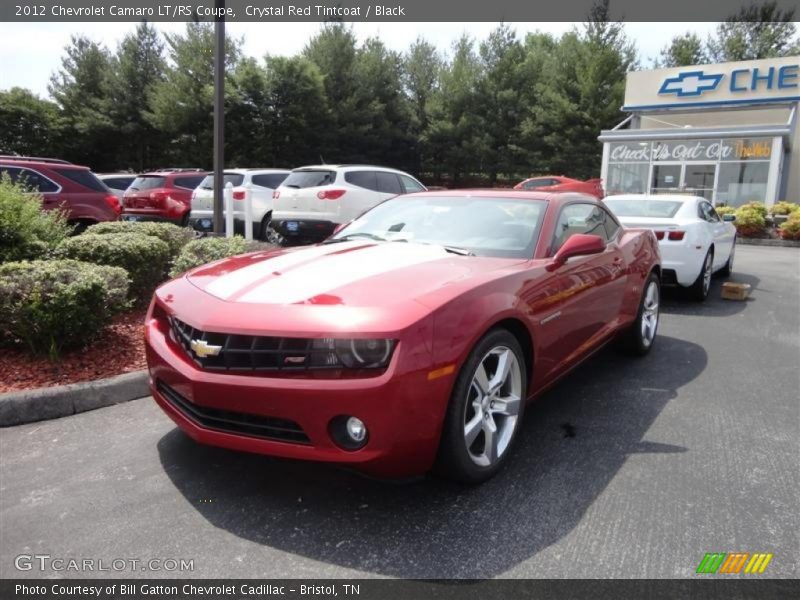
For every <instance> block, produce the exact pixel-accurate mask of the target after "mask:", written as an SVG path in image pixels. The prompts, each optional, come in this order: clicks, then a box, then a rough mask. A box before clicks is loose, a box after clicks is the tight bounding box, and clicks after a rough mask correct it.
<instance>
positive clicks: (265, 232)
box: [258, 212, 272, 242]
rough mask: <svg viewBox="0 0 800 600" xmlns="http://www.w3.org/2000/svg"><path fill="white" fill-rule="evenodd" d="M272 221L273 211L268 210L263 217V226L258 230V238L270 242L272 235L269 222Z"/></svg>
mask: <svg viewBox="0 0 800 600" xmlns="http://www.w3.org/2000/svg"><path fill="white" fill-rule="evenodd" d="M270 221H272V212H268V213H267V214H265V215H264V218H263V219H261V226H260V228H259V230H258V239H259V240H261V241H262V242H268V241H269V237H270V227H269V223H270Z"/></svg>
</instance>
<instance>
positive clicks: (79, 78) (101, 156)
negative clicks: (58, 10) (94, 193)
mask: <svg viewBox="0 0 800 600" xmlns="http://www.w3.org/2000/svg"><path fill="white" fill-rule="evenodd" d="M65 52H66V55H65V56H64V57H63V58H62V59H61V69H60V70H59V71H58V73H56V74H54V75H53V76H52V77H51V79H50V85H49V87H48V89H49V91H50V94H51V95H52V97H53V99H54V100H55V101H56V103H57V104H58V106H59V108H60V118H59V122H58V130H59V133H58V137H59V146H60V147H61V148H62V152H63V158H66V159H68V160H71V161H73V162H80V163H83V164H87V165H89V166H91V167H92V168H94V169H96V170H105V169H110V168H112V167H113V166H114V164H113V163H114V153H115V148H116V146H117V144H118V142H119V138H118V137H117V136H116V135H115V129H114V123H113V120H112V119H111V117H110V101H109V93H108V85H109V81H108V78H109V73H110V72H111V57H110V55H109V53H108V50H106V49H105V48H104V47H102V46H100V45H98V44H97V43H95V42H93V41H91V40H90V39H88V38H86V37H84V36H80V35H73V36H72V38H71V42H70V44H69V45H68V46H67V47H66V48H65Z"/></svg>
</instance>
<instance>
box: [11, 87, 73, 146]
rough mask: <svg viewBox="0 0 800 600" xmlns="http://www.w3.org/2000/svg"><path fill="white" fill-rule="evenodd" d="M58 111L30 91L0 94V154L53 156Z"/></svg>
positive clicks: (13, 91)
mask: <svg viewBox="0 0 800 600" xmlns="http://www.w3.org/2000/svg"><path fill="white" fill-rule="evenodd" d="M57 118H58V107H57V106H56V105H55V104H54V103H53V102H50V101H49V100H42V99H41V98H39V97H38V96H36V95H35V94H34V93H33V92H31V91H30V90H26V89H24V88H19V87H14V88H11V89H10V90H7V91H0V154H22V155H28V156H54V155H58V154H59V150H58V148H57V147H56V139H55V137H56V135H57V132H56V129H55V128H56V120H57Z"/></svg>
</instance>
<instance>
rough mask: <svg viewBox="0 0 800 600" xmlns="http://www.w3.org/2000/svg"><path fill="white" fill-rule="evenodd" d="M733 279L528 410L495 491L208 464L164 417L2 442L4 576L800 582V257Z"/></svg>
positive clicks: (675, 307) (262, 465) (216, 461)
mask: <svg viewBox="0 0 800 600" xmlns="http://www.w3.org/2000/svg"><path fill="white" fill-rule="evenodd" d="M732 279H733V280H734V281H742V282H746V283H750V284H751V285H752V286H753V292H752V295H751V299H750V300H749V301H747V302H733V301H726V300H721V299H720V285H721V280H715V282H714V285H713V288H712V291H711V298H710V299H709V301H708V302H707V303H705V304H696V303H693V302H691V301H689V300H686V299H683V298H682V297H681V295H680V294H675V293H668V294H666V297H665V298H664V301H663V303H662V307H663V312H662V321H661V325H660V329H659V337H658V339H657V342H656V346H655V347H654V349H653V352H651V354H650V355H649V356H647V357H645V358H643V359H631V358H628V357H625V356H622V355H619V354H617V353H616V352H615V351H614V350H612V349H608V350H604V351H602V352H601V353H599V354H598V355H596V356H595V357H594V358H592V359H590V361H588V362H587V363H586V364H585V365H583V366H581V367H580V368H579V369H578V370H576V371H574V372H573V374H572V375H571V376H570V377H568V379H567V380H565V381H564V382H562V383H561V384H560V385H559V386H557V387H556V388H554V389H553V390H552V391H550V392H549V393H548V394H547V395H546V396H544V397H543V398H541V399H540V400H539V401H538V402H537V403H536V404H534V405H532V406H531V407H529V408H528V410H527V412H526V415H525V421H524V424H523V430H522V431H521V433H522V435H521V438H520V439H519V440H518V446H517V448H516V451H515V452H514V454H513V456H512V457H511V460H510V461H509V463H508V465H507V468H506V469H505V470H504V471H503V472H502V473H501V474H500V475H499V476H498V477H496V478H495V479H493V480H491V481H490V482H488V483H486V484H484V485H482V486H480V487H464V486H459V485H455V484H451V483H448V482H444V481H441V480H438V479H436V478H433V477H428V478H425V479H422V480H418V481H415V482H411V483H404V484H397V483H386V482H380V481H374V480H370V479H366V478H364V477H361V476H359V475H357V474H354V473H351V472H348V471H345V470H342V469H338V468H334V467H328V466H320V465H314V464H306V463H300V462H293V461H283V460H276V459H270V458H267V457H261V456H255V455H247V454H239V453H235V452H230V451H226V450H221V449H215V448H209V447H203V446H199V445H197V444H195V443H194V442H193V441H192V440H190V439H189V438H188V437H186V436H185V435H183V434H182V433H181V432H180V431H179V430H177V429H176V428H175V427H174V426H173V424H172V422H171V421H170V420H169V419H168V418H167V417H166V416H164V415H163V414H162V413H161V411H160V410H159V409H158V408H157V407H156V406H155V404H154V402H153V401H152V399H150V398H146V399H141V400H135V401H132V402H128V403H126V404H121V405H117V406H113V407H109V408H103V409H99V410H95V411H91V412H87V413H83V414H79V415H75V416H70V417H66V418H62V419H57V420H53V421H45V422H40V423H33V424H29V425H22V426H17V427H11V428H6V429H2V430H0V577H3V578H10V577H43V576H45V577H52V576H56V577H80V576H86V575H89V576H92V573H80V572H75V571H65V570H59V571H54V570H52V569H46V570H45V571H40V570H39V568H38V567H37V566H36V564H34V565H33V568H31V569H30V570H24V571H19V570H17V569H16V568H15V566H14V563H15V558H16V557H18V556H19V555H34V554H38V555H43V554H44V555H49V556H50V557H51V558H64V559H70V558H76V559H93V560H95V561H100V560H102V561H104V564H105V565H106V566H108V565H109V564H111V561H112V560H114V559H138V560H149V559H161V560H164V559H176V560H180V559H185V560H187V561H188V560H191V561H193V570H192V571H186V572H180V571H178V572H176V571H165V570H161V571H142V570H141V567H137V568H136V570H134V571H133V572H131V571H129V570H127V569H126V570H123V571H113V570H112V571H107V572H103V573H96V574H95V575H103V576H120V577H131V576H133V577H136V576H140V577H175V576H180V575H185V576H191V577H267V578H278V577H295V578H301V577H303V578H304V577H316V578H327V577H347V578H363V577H407V578H429V577H468V578H490V577H530V578H545V577H546V578H550V577H552V578H563V577H575V578H606V577H623V578H628V577H631V578H633V577H636V578H640V577H641V578H644V577H646V578H665V577H679V578H682V577H691V576H694V573H695V570H696V568H697V566H698V564H699V563H700V561H701V559H702V558H703V556H704V555H705V553H706V552H751V553H752V552H771V553H773V554H774V556H773V558H772V561H771V562H770V564H769V566H768V568H767V570H766V571H765V573H764V575H763V576H764V577H797V576H798V575H800V570H799V569H798V557H800V544H799V543H798V531H800V511H799V510H798V498H800V485H798V480H799V479H800V476H799V473H800V469H798V462H800V458H798V457H800V451H799V450H800V448H799V447H798V445H799V442H798V440H800V436H799V435H798V434H800V399H799V396H800V394H799V393H798V390H800V375H799V373H800V370H799V368H800V250H798V249H793V248H765V247H754V246H742V247H740V248H739V249H738V250H737V257H736V265H735V274H734V276H733V278H732ZM22 564H23V565H24V564H26V563H25V561H24V560H23V563H22ZM117 564H119V563H117ZM167 564H172V563H167ZM95 565H99V563H97V562H96V563H95ZM720 577H723V576H720Z"/></svg>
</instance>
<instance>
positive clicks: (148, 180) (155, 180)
mask: <svg viewBox="0 0 800 600" xmlns="http://www.w3.org/2000/svg"><path fill="white" fill-rule="evenodd" d="M165 181H166V178H165V177H159V176H158V175H142V176H141V177H137V178H136V179H134V180H133V183H132V184H131V186H130V187H129V188H128V189H129V190H152V189H155V188H160V187H164V182H165Z"/></svg>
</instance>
